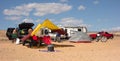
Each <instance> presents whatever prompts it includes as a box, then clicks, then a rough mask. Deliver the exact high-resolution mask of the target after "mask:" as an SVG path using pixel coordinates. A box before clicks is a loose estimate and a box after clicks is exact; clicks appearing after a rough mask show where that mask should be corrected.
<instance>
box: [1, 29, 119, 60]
mask: <svg viewBox="0 0 120 61" xmlns="http://www.w3.org/2000/svg"><path fill="white" fill-rule="evenodd" d="M53 44H55V52H46V51H47V46H41V47H40V48H37V47H34V48H28V47H27V46H22V45H21V44H20V45H16V44H13V43H11V41H9V40H8V39H7V38H6V36H5V31H0V61H120V37H118V36H117V37H114V39H112V40H108V41H107V42H105V43H103V42H95V41H93V42H92V43H70V42H68V41H64V42H62V43H57V42H53Z"/></svg>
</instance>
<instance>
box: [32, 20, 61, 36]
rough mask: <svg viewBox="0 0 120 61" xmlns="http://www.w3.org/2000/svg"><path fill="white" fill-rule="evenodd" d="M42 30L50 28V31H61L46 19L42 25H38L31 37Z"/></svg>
mask: <svg viewBox="0 0 120 61" xmlns="http://www.w3.org/2000/svg"><path fill="white" fill-rule="evenodd" d="M41 28H48V29H50V30H59V29H60V28H59V27H57V26H56V25H55V24H53V23H52V22H51V21H50V20H49V19H46V20H45V21H44V22H43V23H42V24H38V25H37V27H36V28H35V29H34V30H33V32H32V34H31V36H33V35H35V34H36V33H37V32H38V31H39V30H40V29H41Z"/></svg>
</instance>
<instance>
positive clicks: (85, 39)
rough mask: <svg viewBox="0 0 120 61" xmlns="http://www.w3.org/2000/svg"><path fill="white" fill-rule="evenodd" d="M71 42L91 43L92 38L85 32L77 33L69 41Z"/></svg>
mask: <svg viewBox="0 0 120 61" xmlns="http://www.w3.org/2000/svg"><path fill="white" fill-rule="evenodd" d="M69 41H70V42H81V43H90V42H91V38H90V37H89V36H88V35H87V33H84V32H79V31H77V32H75V33H74V34H73V35H72V36H71V38H70V39H69Z"/></svg>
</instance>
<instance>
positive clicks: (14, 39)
mask: <svg viewBox="0 0 120 61" xmlns="http://www.w3.org/2000/svg"><path fill="white" fill-rule="evenodd" d="M16 38H17V30H16V29H14V30H13V32H12V39H13V40H12V43H14V42H15V41H16Z"/></svg>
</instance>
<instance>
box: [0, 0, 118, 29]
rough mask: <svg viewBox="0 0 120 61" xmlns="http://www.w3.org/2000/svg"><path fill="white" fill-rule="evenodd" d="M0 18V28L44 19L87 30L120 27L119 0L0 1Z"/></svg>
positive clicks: (38, 21) (39, 21)
mask: <svg viewBox="0 0 120 61" xmlns="http://www.w3.org/2000/svg"><path fill="white" fill-rule="evenodd" d="M0 18H1V19H0V29H1V30H6V29H7V28H8V27H17V24H19V23H21V22H24V21H25V22H33V23H34V24H35V26H36V25H37V24H38V23H41V22H43V21H44V20H45V19H50V20H51V21H52V22H53V23H54V24H56V25H63V26H86V27H87V28H88V31H102V30H120V0H11V1H10V0H1V2H0Z"/></svg>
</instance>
